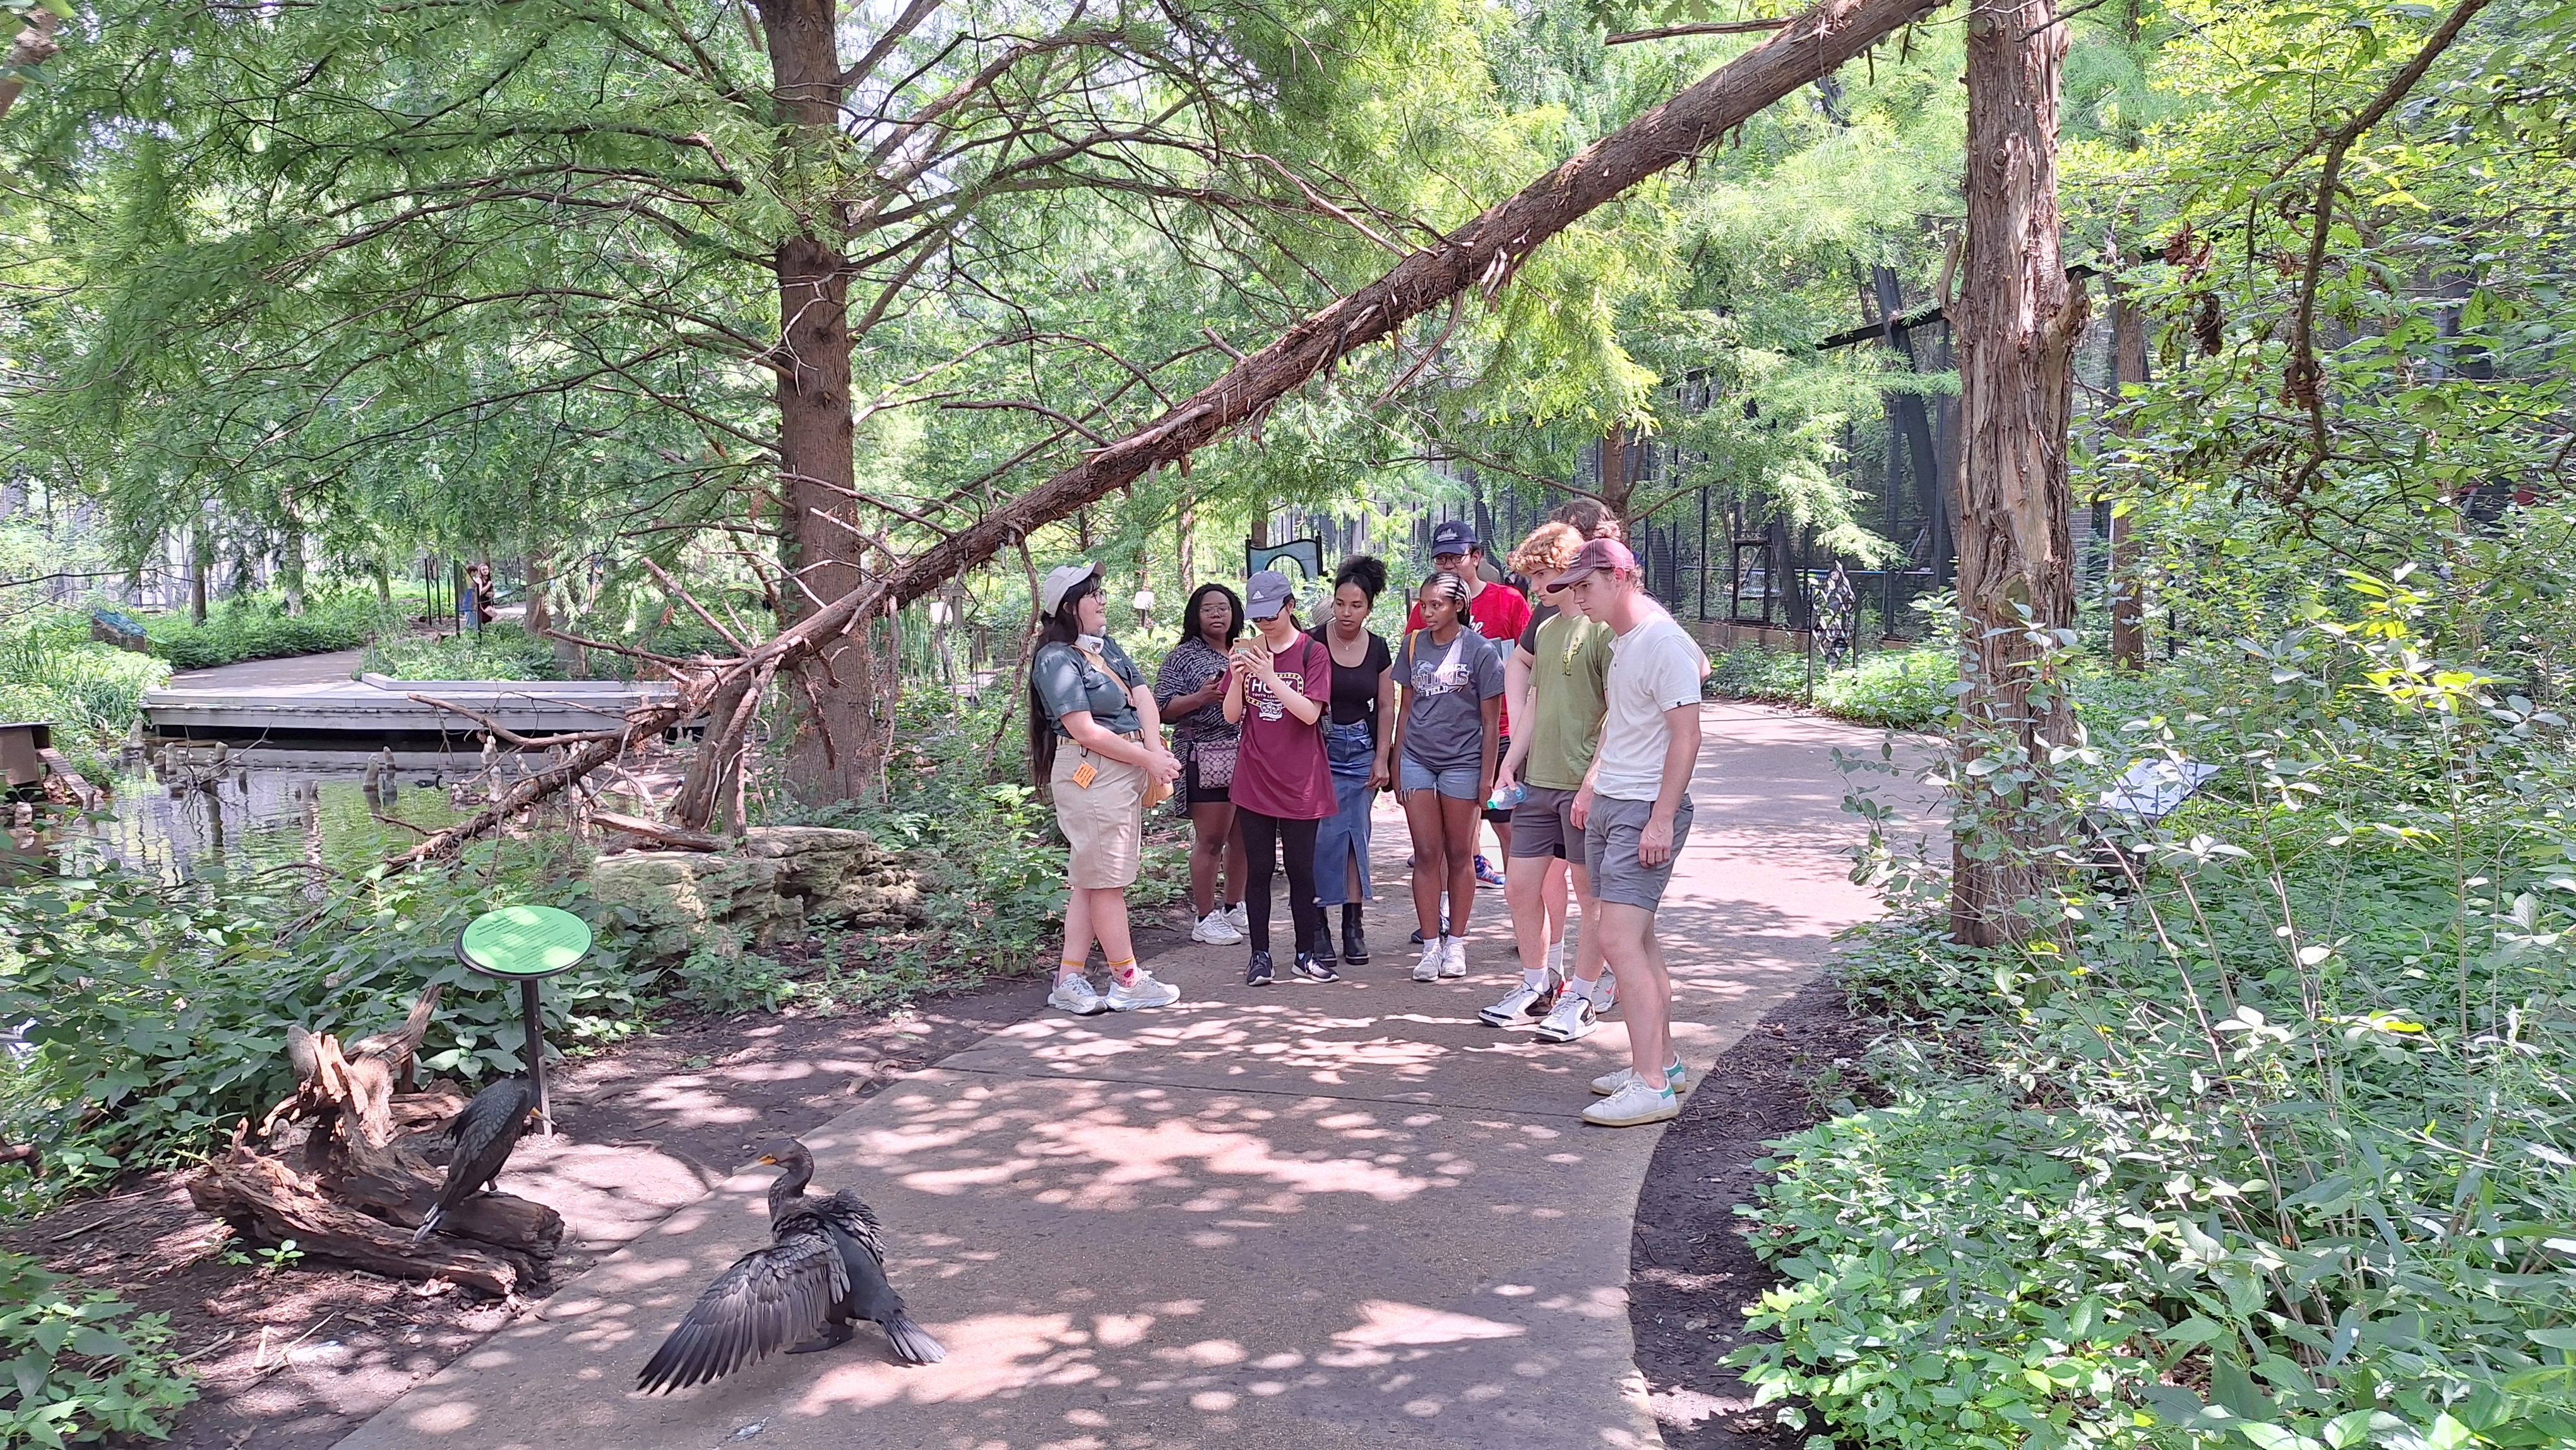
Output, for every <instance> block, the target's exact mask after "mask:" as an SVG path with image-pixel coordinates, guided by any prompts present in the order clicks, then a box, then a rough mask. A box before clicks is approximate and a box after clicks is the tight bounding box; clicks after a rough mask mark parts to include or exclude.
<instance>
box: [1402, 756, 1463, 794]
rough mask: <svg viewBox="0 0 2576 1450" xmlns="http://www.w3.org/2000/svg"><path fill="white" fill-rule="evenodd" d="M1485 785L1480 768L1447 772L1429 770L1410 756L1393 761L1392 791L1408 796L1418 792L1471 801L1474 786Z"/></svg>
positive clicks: (1451, 769) (1452, 768)
mask: <svg viewBox="0 0 2576 1450" xmlns="http://www.w3.org/2000/svg"><path fill="white" fill-rule="evenodd" d="M1484 783H1485V768H1484V767H1483V766H1482V765H1453V766H1451V767H1449V768H1448V769H1447V770H1433V769H1432V768H1431V767H1430V766H1427V765H1424V764H1423V763H1421V762H1420V761H1418V760H1415V759H1414V758H1412V757H1411V756H1406V757H1405V758H1404V759H1403V760H1400V761H1398V762H1396V781H1395V788H1396V789H1397V790H1398V791H1400V792H1402V793H1404V794H1406V795H1411V794H1412V793H1413V792H1415V791H1418V790H1432V791H1438V792H1439V793H1440V794H1442V795H1445V796H1447V797H1449V798H1450V799H1451V800H1453V801H1471V800H1474V799H1475V798H1476V796H1477V793H1478V787H1480V786H1482V785H1483V784H1484Z"/></svg>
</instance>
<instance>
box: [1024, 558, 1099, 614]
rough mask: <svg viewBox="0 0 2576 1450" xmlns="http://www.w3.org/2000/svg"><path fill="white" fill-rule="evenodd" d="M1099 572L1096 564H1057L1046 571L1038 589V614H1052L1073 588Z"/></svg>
mask: <svg viewBox="0 0 2576 1450" xmlns="http://www.w3.org/2000/svg"><path fill="white" fill-rule="evenodd" d="M1099 572H1100V566H1099V565H1097V564H1088V563H1074V564H1058V565H1056V566H1055V567H1054V568H1052V569H1049V570H1048V571H1047V576H1046V583H1045V584H1044V585H1042V586H1040V587H1039V589H1038V613H1040V614H1053V613H1055V612H1056V610H1057V609H1058V608H1059V607H1060V606H1062V605H1063V603H1064V596H1066V595H1067V594H1070V593H1072V592H1073V586H1075V585H1076V584H1079V583H1081V582H1082V581H1083V580H1085V579H1088V578H1090V577H1091V576H1092V575H1094V574H1097V573H1099Z"/></svg>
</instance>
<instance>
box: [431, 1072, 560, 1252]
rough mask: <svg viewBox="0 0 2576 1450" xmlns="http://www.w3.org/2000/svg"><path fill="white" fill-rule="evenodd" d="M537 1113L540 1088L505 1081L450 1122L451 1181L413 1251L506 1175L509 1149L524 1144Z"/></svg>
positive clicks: (510, 1079) (521, 1079) (521, 1081)
mask: <svg viewBox="0 0 2576 1450" xmlns="http://www.w3.org/2000/svg"><path fill="white" fill-rule="evenodd" d="M536 1111H537V1085H536V1084H535V1083H532V1082H530V1081H528V1080H527V1079H526V1078H524V1077H505V1078H503V1079H501V1080H500V1081H499V1082H496V1083H494V1084H492V1085H491V1086H490V1087H487V1088H485V1089H484V1090H483V1091H481V1092H479V1093H476V1094H475V1095H474V1101H472V1102H470V1103H467V1104H466V1105H465V1111H463V1112H461V1113H458V1114H457V1115H456V1117H455V1119H454V1120H453V1121H451V1122H449V1123H448V1125H447V1137H448V1141H449V1142H451V1143H453V1144H455V1145H456V1146H455V1148H454V1149H453V1150H452V1151H451V1152H449V1154H448V1155H447V1182H446V1183H445V1184H443V1185H441V1186H440V1188H439V1190H438V1202H437V1203H436V1204H435V1205H433V1206H432V1207H431V1208H430V1210H429V1216H428V1217H427V1218H424V1219H422V1220H421V1221H420V1228H419V1230H418V1231H417V1232H415V1233H414V1234H413V1235H412V1236H411V1246H412V1247H413V1248H419V1247H420V1246H421V1243H422V1241H423V1240H425V1239H427V1238H428V1237H429V1235H430V1233H431V1231H432V1230H434V1229H436V1228H437V1227H438V1225H439V1224H440V1223H441V1222H442V1221H444V1220H445V1219H446V1217H447V1215H448V1214H449V1213H450V1212H451V1211H453V1210H454V1209H455V1208H456V1206H457V1205H458V1204H461V1203H463V1202H464V1201H465V1200H467V1199H469V1198H472V1197H473V1196H474V1195H476V1194H478V1193H481V1192H482V1191H483V1190H484V1189H487V1188H489V1187H491V1186H492V1180H493V1179H495V1178H498V1177H500V1176H501V1165H502V1164H504V1163H507V1162H509V1161H510V1150H511V1149H512V1148H515V1147H517V1146H518V1145H519V1135H520V1134H522V1133H525V1132H527V1131H528V1120H529V1118H530V1117H532V1116H533V1115H534V1114H535V1113H536Z"/></svg>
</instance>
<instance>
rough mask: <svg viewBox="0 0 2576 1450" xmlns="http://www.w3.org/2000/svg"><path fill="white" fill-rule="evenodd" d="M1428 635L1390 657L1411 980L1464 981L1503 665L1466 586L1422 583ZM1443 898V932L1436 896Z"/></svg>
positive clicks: (1448, 581) (1417, 635) (1436, 578)
mask: <svg viewBox="0 0 2576 1450" xmlns="http://www.w3.org/2000/svg"><path fill="white" fill-rule="evenodd" d="M1418 597H1419V598H1420V600H1421V604H1422V622H1423V625H1424V628H1421V629H1418V630H1415V631H1413V632H1412V633H1411V634H1408V635H1406V636H1405V637H1404V647H1403V648H1402V649H1401V650H1399V651H1398V652H1397V654H1396V657H1395V683H1396V686H1397V688H1398V690H1399V691H1400V693H1401V695H1402V697H1403V705H1402V707H1401V708H1400V709H1399V710H1398V711H1397V712H1396V725H1395V738H1396V748H1395V755H1396V792H1397V795H1398V797H1399V798H1400V799H1402V800H1403V802H1404V822H1405V825H1406V826H1407V827H1409V828H1410V829H1411V831H1412V833H1413V916H1414V920H1415V922H1416V923H1417V924H1418V925H1419V926H1420V927H1421V928H1422V960H1421V961H1420V962H1419V963H1417V964H1416V965H1415V966H1414V968H1413V980H1415V981H1417V982H1430V981H1437V980H1438V979H1440V978H1442V977H1463V976H1465V975H1467V943H1466V935H1467V916H1468V913H1469V911H1470V910H1471V909H1472V908H1473V907H1474V905H1475V901H1476V821H1477V808H1478V806H1480V805H1481V804H1482V803H1483V802H1484V799H1485V797H1486V796H1488V795H1489V794H1491V793H1492V792H1493V789H1494V765H1495V759H1494V757H1495V752H1496V749H1497V743H1498V741H1499V739H1500V737H1501V734H1502V710H1503V657H1502V652H1501V651H1499V650H1497V649H1496V648H1495V647H1494V645H1493V642H1492V641H1490V640H1488V639H1486V638H1485V637H1484V636H1483V635H1481V634H1478V633H1477V632H1476V631H1474V630H1472V629H1470V628H1468V627H1467V625H1466V622H1465V614H1466V610H1467V586H1466V584H1465V583H1464V582H1462V581H1461V580H1459V579H1458V578H1457V577H1456V576H1455V575H1451V574H1434V575H1432V576H1431V577H1430V578H1428V579H1426V580H1424V581H1422V588H1421V590H1420V592H1419V595H1418ZM1443 891H1446V892H1448V893H1449V921H1448V930H1447V931H1446V932H1445V933H1444V932H1443V931H1442V930H1441V920H1440V893H1441V892H1443Z"/></svg>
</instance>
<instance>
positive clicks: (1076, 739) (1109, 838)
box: [1029, 564, 1181, 1017]
mask: <svg viewBox="0 0 2576 1450" xmlns="http://www.w3.org/2000/svg"><path fill="white" fill-rule="evenodd" d="M1038 610H1039V615H1040V618H1039V622H1038V647H1037V653H1036V654H1035V655H1033V656H1031V658H1030V660H1029V768H1030V770H1031V772H1032V773H1033V774H1035V775H1036V776H1037V777H1038V778H1039V779H1041V780H1044V781H1046V782H1047V783H1048V785H1049V787H1050V790H1051V793H1052V794H1053V796H1054V799H1055V819H1056V824H1057V825H1058V826H1060V827H1061V828H1063V831H1064V838H1065V840H1066V841H1067V842H1068V843H1070V844H1071V846H1072V848H1073V849H1072V851H1071V852H1070V853H1069V854H1068V856H1067V858H1066V862H1065V868H1066V884H1067V885H1069V886H1070V887H1071V888H1072V896H1071V898H1070V899H1069V900H1068V901H1067V902H1066V904H1065V909H1064V953H1063V955H1062V956H1061V957H1060V958H1059V959H1058V964H1057V967H1056V975H1055V989H1054V990H1053V991H1052V992H1050V993H1048V994H1047V1002H1048V1003H1049V1005H1051V1006H1055V1007H1059V1008H1062V1009H1063V1010H1065V1011H1067V1012H1071V1013H1073V1014H1075V1015H1076V1016H1082V1017H1088V1016H1090V1015H1091V1014H1093V1013H1095V1012H1130V1011H1134V1010H1136V1009H1138V1008H1143V1007H1168V1006H1170V1005H1171V1004H1173V1003H1174V1002H1177V1001H1179V1000H1181V989H1180V988H1178V987H1175V986H1172V985H1170V984H1169V983H1166V982H1158V981H1156V980H1154V975H1153V974H1152V973H1151V972H1146V971H1140V970H1138V968H1137V966H1136V948H1135V944H1134V942H1133V940H1132V939H1131V938H1130V937H1129V936H1128V932H1127V888H1128V887H1129V886H1130V885H1132V884H1133V883H1134V882H1135V880H1136V869H1137V866H1138V863H1139V861H1140V860H1141V858H1142V856H1143V848H1144V835H1145V806H1146V797H1147V795H1148V793H1149V792H1150V791H1152V789H1153V788H1154V787H1164V788H1166V790H1165V791H1164V792H1163V793H1168V787H1169V786H1170V785H1171V783H1172V779H1173V777H1175V776H1177V775H1179V774H1180V773H1181V765H1180V762H1179V761H1177V760H1175V759H1173V758H1172V753H1171V752H1170V751H1168V750H1166V749H1164V748H1163V722H1162V718H1161V714H1160V712H1159V711H1157V710H1156V709H1155V708H1154V696H1153V692H1152V691H1150V690H1148V689H1146V688H1145V676H1144V673H1143V672H1142V671H1140V670H1138V669H1137V668H1136V665H1135V662H1134V661H1132V660H1130V659H1128V658H1127V652H1126V651H1125V650H1123V649H1120V648H1119V647H1118V642H1117V641H1116V640H1113V639H1111V638H1109V636H1108V633H1107V631H1108V625H1109V602H1108V600H1107V599H1106V598H1105V597H1104V596H1103V595H1102V594H1101V592H1100V571H1099V570H1098V569H1097V568H1096V567H1094V566H1092V565H1090V564H1065V565H1061V566H1059V567H1058V568H1056V569H1055V570H1053V571H1051V572H1050V573H1049V574H1048V575H1047V577H1046V582H1045V584H1044V585H1043V586H1042V587H1041V588H1040V589H1039V591H1038ZM1094 941H1097V942H1099V943H1100V954H1101V956H1102V957H1104V958H1105V959H1107V961H1108V963H1109V975H1110V977H1111V982H1110V987H1109V990H1108V991H1107V992H1105V993H1104V992H1100V991H1096V990H1094V989H1093V987H1092V985H1091V979H1090V978H1089V977H1087V976H1085V975H1084V974H1083V965H1084V963H1085V962H1086V961H1087V960H1088V959H1089V958H1090V956H1091V944H1092V943H1093V942H1094Z"/></svg>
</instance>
